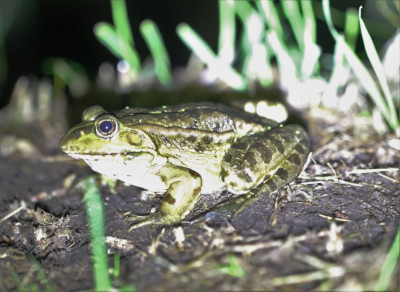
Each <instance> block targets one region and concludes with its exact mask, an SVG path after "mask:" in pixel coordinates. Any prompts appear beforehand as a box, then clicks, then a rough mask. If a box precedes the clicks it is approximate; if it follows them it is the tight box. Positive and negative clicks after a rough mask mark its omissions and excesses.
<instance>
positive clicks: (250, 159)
mask: <svg viewBox="0 0 400 292" xmlns="http://www.w3.org/2000/svg"><path fill="white" fill-rule="evenodd" d="M244 161H246V162H247V163H248V164H249V165H251V166H253V165H256V164H257V158H256V154H255V153H254V152H253V151H251V152H247V153H246V155H245V157H244Z"/></svg>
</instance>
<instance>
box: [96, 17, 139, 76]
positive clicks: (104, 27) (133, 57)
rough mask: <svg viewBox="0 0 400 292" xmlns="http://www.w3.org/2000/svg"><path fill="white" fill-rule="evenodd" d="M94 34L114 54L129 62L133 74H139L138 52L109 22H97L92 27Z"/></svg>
mask: <svg viewBox="0 0 400 292" xmlns="http://www.w3.org/2000/svg"><path fill="white" fill-rule="evenodd" d="M94 34H95V36H96V37H97V39H98V40H99V41H100V42H101V43H102V44H103V45H104V46H106V47H107V48H108V49H109V50H110V51H111V53H112V54H114V56H116V57H117V58H119V59H123V60H126V61H127V62H128V63H129V65H130V69H131V71H132V73H133V74H134V75H135V76H137V75H139V72H140V70H141V68H140V67H141V66H140V59H139V55H138V53H137V52H136V50H135V49H134V48H133V47H132V46H130V45H129V43H127V42H126V40H124V39H123V38H121V37H120V36H119V35H118V34H117V33H116V31H115V30H114V28H113V27H112V25H111V24H109V23H106V22H99V23H97V24H96V25H95V27H94Z"/></svg>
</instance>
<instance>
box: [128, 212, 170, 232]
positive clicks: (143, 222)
mask: <svg viewBox="0 0 400 292" xmlns="http://www.w3.org/2000/svg"><path fill="white" fill-rule="evenodd" d="M125 219H126V220H128V221H135V222H134V223H133V224H132V225H131V226H129V228H128V231H132V230H133V229H137V228H140V227H143V226H147V225H157V224H165V222H164V220H163V218H162V217H161V216H160V215H159V214H158V213H156V214H150V215H128V216H126V217H125Z"/></svg>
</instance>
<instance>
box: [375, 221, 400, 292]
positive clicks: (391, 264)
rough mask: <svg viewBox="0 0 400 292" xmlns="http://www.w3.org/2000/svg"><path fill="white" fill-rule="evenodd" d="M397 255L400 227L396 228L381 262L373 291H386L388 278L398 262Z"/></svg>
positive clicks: (399, 249) (399, 245)
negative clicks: (394, 235) (390, 244)
mask: <svg viewBox="0 0 400 292" xmlns="http://www.w3.org/2000/svg"><path fill="white" fill-rule="evenodd" d="M399 255H400V228H399V229H398V230H397V234H396V237H395V238H394V240H393V244H392V246H391V247H390V250H389V252H388V253H387V255H386V258H385V261H384V262H383V265H382V269H381V272H380V274H379V278H378V282H377V283H376V285H375V291H387V287H388V285H389V283H390V278H391V276H392V274H393V272H394V270H395V268H396V265H397V264H399Z"/></svg>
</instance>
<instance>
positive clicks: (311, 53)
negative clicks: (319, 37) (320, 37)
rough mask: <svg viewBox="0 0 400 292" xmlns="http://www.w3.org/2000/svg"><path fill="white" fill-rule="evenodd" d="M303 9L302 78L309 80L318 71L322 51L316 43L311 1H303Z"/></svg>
mask: <svg viewBox="0 0 400 292" xmlns="http://www.w3.org/2000/svg"><path fill="white" fill-rule="evenodd" d="M301 8H302V10H303V14H304V31H303V41H304V53H303V58H302V60H301V76H302V78H304V79H308V78H309V77H311V75H312V74H313V73H314V72H316V71H317V70H318V67H319V66H318V59H319V56H320V55H321V49H320V48H319V46H318V45H317V44H316V43H315V39H316V30H315V17H314V12H313V8H312V4H311V1H301Z"/></svg>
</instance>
